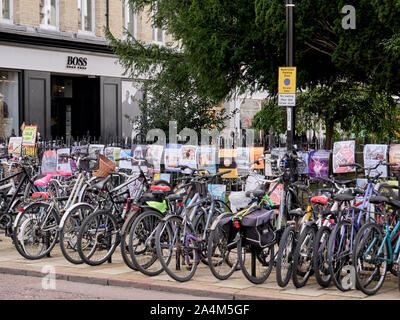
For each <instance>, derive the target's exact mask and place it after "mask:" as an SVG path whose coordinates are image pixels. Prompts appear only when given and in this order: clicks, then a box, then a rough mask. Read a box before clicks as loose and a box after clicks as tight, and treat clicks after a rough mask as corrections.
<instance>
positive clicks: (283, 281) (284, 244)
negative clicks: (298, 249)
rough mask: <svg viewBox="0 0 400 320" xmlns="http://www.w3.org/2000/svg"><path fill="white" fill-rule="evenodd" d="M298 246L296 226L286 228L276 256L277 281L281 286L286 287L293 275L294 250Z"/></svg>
mask: <svg viewBox="0 0 400 320" xmlns="http://www.w3.org/2000/svg"><path fill="white" fill-rule="evenodd" d="M295 246H296V230H295V228H294V226H289V227H286V228H285V231H284V232H283V235H282V238H281V241H280V243H279V249H278V255H277V257H276V282H277V283H278V285H279V286H280V287H282V288H283V287H286V286H287V284H288V283H289V280H290V277H291V275H292V265H293V251H294V249H295Z"/></svg>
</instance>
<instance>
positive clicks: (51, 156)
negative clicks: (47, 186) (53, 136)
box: [42, 150, 57, 174]
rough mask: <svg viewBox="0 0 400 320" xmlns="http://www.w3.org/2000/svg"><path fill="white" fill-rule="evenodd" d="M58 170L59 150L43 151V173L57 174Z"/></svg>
mask: <svg viewBox="0 0 400 320" xmlns="http://www.w3.org/2000/svg"><path fill="white" fill-rule="evenodd" d="M56 172H57V151H56V150H47V151H45V152H43V157H42V173H43V174H55V173H56Z"/></svg>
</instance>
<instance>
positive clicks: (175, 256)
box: [156, 216, 200, 282]
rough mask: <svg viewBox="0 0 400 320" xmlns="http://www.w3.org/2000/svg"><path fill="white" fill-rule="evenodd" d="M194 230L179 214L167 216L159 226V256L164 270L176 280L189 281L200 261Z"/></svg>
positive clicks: (157, 233)
mask: <svg viewBox="0 0 400 320" xmlns="http://www.w3.org/2000/svg"><path fill="white" fill-rule="evenodd" d="M193 234H194V230H193V229H192V227H191V226H190V225H189V224H186V223H184V222H183V219H182V218H181V217H178V216H169V217H167V218H165V220H163V221H162V222H161V223H160V224H159V225H158V227H157V231H156V250H157V257H158V259H159V260H160V262H161V265H162V266H163V268H164V270H165V271H166V272H167V273H168V275H169V276H170V277H171V278H173V279H174V280H176V281H180V282H185V281H189V280H190V279H191V278H192V277H193V276H194V274H195V272H196V269H197V264H198V263H199V261H200V259H199V251H198V245H197V240H198V239H196V238H195V237H193Z"/></svg>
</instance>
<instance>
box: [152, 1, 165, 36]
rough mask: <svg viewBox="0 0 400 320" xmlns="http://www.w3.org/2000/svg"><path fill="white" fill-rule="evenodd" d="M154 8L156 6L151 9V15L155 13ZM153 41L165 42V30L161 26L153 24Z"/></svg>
mask: <svg viewBox="0 0 400 320" xmlns="http://www.w3.org/2000/svg"><path fill="white" fill-rule="evenodd" d="M156 10H157V8H155V9H154V10H153V15H154V14H155V12H156ZM153 42H154V43H158V44H165V30H164V29H163V28H159V27H156V26H153Z"/></svg>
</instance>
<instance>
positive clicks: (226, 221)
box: [218, 216, 239, 248]
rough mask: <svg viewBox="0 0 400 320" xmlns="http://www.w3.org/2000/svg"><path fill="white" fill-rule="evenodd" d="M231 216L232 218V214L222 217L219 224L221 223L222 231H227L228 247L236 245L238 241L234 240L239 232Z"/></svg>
mask: <svg viewBox="0 0 400 320" xmlns="http://www.w3.org/2000/svg"><path fill="white" fill-rule="evenodd" d="M231 218H232V216H230V217H226V218H222V219H221V220H220V221H219V222H218V225H219V227H220V229H221V231H222V232H224V233H225V236H226V238H227V246H228V248H229V247H230V246H236V243H235V241H234V240H235V237H236V235H237V233H238V232H239V229H237V228H235V226H234V225H233V222H232V219H231Z"/></svg>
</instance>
